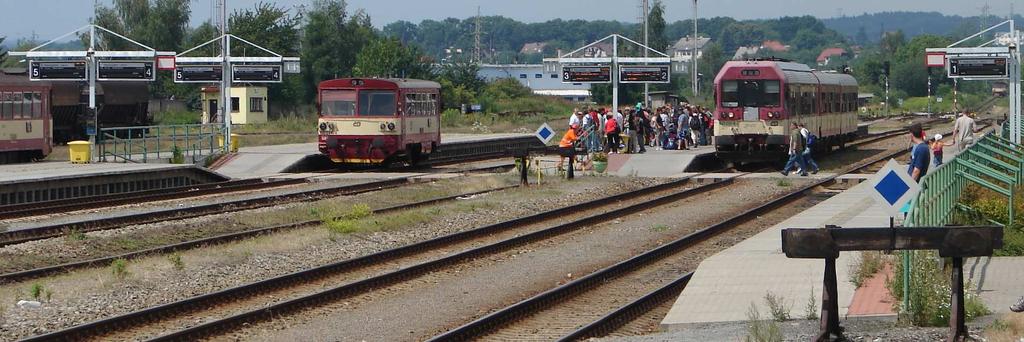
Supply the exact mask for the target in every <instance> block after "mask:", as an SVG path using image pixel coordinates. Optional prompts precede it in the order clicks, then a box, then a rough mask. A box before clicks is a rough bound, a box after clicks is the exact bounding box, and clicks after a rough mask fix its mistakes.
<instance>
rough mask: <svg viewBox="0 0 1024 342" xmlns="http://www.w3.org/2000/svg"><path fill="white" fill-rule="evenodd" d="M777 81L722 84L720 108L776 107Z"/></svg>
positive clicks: (777, 99) (739, 81)
mask: <svg viewBox="0 0 1024 342" xmlns="http://www.w3.org/2000/svg"><path fill="white" fill-rule="evenodd" d="M779 103H780V99H779V81H765V80H733V81H723V82H722V107H725V108H736V107H770V106H778V105H779Z"/></svg>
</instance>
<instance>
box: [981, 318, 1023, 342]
mask: <svg viewBox="0 0 1024 342" xmlns="http://www.w3.org/2000/svg"><path fill="white" fill-rule="evenodd" d="M982 336H984V338H985V339H984V341H989V342H1019V341H1020V338H1021V336H1024V316H1022V315H1021V314H1016V313H1008V314H1004V315H1003V316H1002V317H1000V318H999V319H996V320H995V321H993V322H992V324H990V325H989V326H987V327H985V329H984V332H982Z"/></svg>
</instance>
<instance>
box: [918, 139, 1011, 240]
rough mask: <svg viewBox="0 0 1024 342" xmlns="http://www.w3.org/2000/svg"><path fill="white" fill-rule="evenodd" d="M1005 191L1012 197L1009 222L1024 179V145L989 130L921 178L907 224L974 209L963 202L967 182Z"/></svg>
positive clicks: (942, 220) (944, 220)
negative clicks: (1017, 192) (1018, 187)
mask: <svg viewBox="0 0 1024 342" xmlns="http://www.w3.org/2000/svg"><path fill="white" fill-rule="evenodd" d="M970 183H973V184H976V185H979V186H981V187H984V188H987V189H990V190H992V191H995V192H996V193H999V194H1002V195H1003V196H1006V197H1007V198H1008V199H1009V204H1010V205H1009V206H1007V210H1008V211H1009V216H1008V217H1009V222H996V221H993V222H994V223H998V224H1000V225H1009V224H1013V210H1014V208H1013V204H1014V203H1013V201H1014V194H1015V192H1016V188H1017V186H1019V185H1020V184H1022V183H1024V149H1022V147H1021V145H1017V144H1014V143H1012V142H1010V141H1009V140H1006V138H1003V137H1001V136H999V135H998V134H991V133H990V134H987V135H985V136H984V137H982V138H981V139H979V140H978V142H977V143H975V144H974V145H971V147H969V148H968V149H967V150H966V151H964V152H962V153H960V154H959V155H958V156H956V157H955V158H953V159H952V160H950V161H949V162H948V163H946V164H945V165H942V166H941V167H939V168H938V169H936V170H935V171H932V172H930V173H928V174H927V175H925V176H924V178H922V179H921V192H920V193H918V195H917V198H915V199H914V201H913V202H912V203H911V206H910V211H909V212H908V213H907V220H906V222H905V223H904V225H906V226H943V225H946V224H949V223H950V219H951V218H952V216H953V213H954V212H955V211H957V210H961V211H973V209H972V208H970V207H969V206H967V205H965V204H962V203H960V197H961V195H962V194H963V190H964V188H965V187H966V186H967V184H970Z"/></svg>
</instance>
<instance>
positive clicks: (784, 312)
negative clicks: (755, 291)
mask: <svg viewBox="0 0 1024 342" xmlns="http://www.w3.org/2000/svg"><path fill="white" fill-rule="evenodd" d="M764 302H765V304H767V305H768V311H769V312H771V314H772V319H774V320H776V321H779V322H785V321H788V320H789V319H790V318H791V317H790V315H789V312H790V305H789V304H787V303H786V301H785V299H783V298H782V297H780V296H776V295H775V294H774V293H772V292H771V291H768V292H765V294H764Z"/></svg>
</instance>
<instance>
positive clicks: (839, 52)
mask: <svg viewBox="0 0 1024 342" xmlns="http://www.w3.org/2000/svg"><path fill="white" fill-rule="evenodd" d="M844 55H846V49H843V48H837V47H834V48H827V49H824V50H821V53H820V54H818V65H819V66H826V65H828V63H829V61H830V60H831V59H832V58H833V57H837V56H844Z"/></svg>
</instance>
